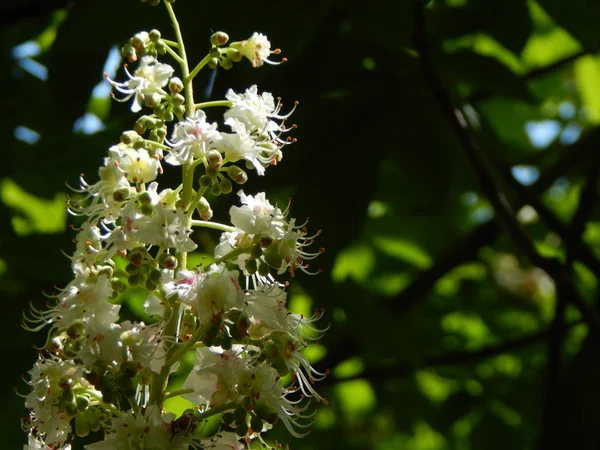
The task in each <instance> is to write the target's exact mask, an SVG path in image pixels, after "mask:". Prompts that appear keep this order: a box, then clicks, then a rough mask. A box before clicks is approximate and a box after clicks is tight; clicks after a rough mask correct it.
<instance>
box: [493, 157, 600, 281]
mask: <svg viewBox="0 0 600 450" xmlns="http://www.w3.org/2000/svg"><path fill="white" fill-rule="evenodd" d="M494 166H495V167H496V168H497V169H498V171H499V172H500V174H501V175H502V177H503V178H504V180H505V181H506V182H507V184H508V185H509V186H510V187H511V188H512V189H513V190H514V191H515V192H516V193H517V196H518V199H519V202H520V204H521V205H530V206H532V207H533V209H535V210H536V211H537V213H538V214H539V215H540V217H541V219H542V220H543V222H544V223H545V224H546V225H547V226H548V228H549V229H551V230H552V231H554V232H555V233H556V234H558V235H559V236H560V237H561V239H562V240H563V242H565V243H566V245H567V249H568V250H569V251H570V253H571V256H572V257H573V258H574V259H578V260H581V261H582V262H583V263H584V264H585V265H586V266H588V268H589V269H590V270H591V271H592V272H593V273H594V275H595V276H596V278H598V279H600V261H598V259H596V257H595V256H594V253H593V252H592V251H591V249H590V248H589V247H588V246H587V245H585V243H584V242H583V240H582V236H581V234H582V232H583V229H581V230H579V228H577V229H574V226H575V225H577V224H572V225H571V227H570V228H569V227H567V226H566V225H565V224H564V223H563V221H562V220H561V219H560V218H559V217H558V216H557V215H556V214H555V213H554V211H552V209H550V208H548V207H547V206H546V205H545V204H544V203H543V202H542V200H541V199H540V196H539V195H537V194H536V193H534V192H533V191H532V190H531V189H529V188H528V187H527V186H524V185H522V184H521V183H519V182H518V181H517V180H516V179H515V178H514V177H513V176H512V174H511V172H510V170H509V168H508V167H506V164H505V163H504V162H503V161H501V160H500V159H499V158H494ZM588 195H589V194H588ZM583 200H584V199H583V198H582V199H581V201H583ZM578 211H580V210H578ZM583 211H584V214H585V209H584V210H583ZM584 217H585V216H584ZM579 221H581V219H579ZM583 225H585V222H583Z"/></svg>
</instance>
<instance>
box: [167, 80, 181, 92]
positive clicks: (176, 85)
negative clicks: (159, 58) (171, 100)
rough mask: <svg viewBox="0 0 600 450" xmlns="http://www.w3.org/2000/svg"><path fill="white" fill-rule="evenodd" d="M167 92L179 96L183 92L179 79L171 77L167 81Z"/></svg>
mask: <svg viewBox="0 0 600 450" xmlns="http://www.w3.org/2000/svg"><path fill="white" fill-rule="evenodd" d="M169 91H171V94H179V93H180V92H181V91H183V81H181V79H180V78H179V77H171V79H170V80H169Z"/></svg>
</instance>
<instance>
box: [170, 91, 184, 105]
mask: <svg viewBox="0 0 600 450" xmlns="http://www.w3.org/2000/svg"><path fill="white" fill-rule="evenodd" d="M171 103H173V104H174V105H176V106H180V105H183V104H184V103H185V97H184V96H183V95H181V94H174V95H173V97H172V98H171Z"/></svg>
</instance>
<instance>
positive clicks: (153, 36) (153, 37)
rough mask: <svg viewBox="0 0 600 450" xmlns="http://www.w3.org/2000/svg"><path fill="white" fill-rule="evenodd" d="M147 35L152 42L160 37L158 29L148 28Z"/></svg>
mask: <svg viewBox="0 0 600 450" xmlns="http://www.w3.org/2000/svg"><path fill="white" fill-rule="evenodd" d="M148 37H149V38H150V40H151V41H152V42H158V40H159V39H160V31H158V30H156V29H155V30H150V31H149V32H148Z"/></svg>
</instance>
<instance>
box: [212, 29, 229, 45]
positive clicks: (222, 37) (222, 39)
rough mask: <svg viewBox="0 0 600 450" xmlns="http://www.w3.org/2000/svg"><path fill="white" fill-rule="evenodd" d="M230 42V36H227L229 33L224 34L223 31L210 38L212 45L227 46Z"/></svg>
mask: <svg viewBox="0 0 600 450" xmlns="http://www.w3.org/2000/svg"><path fill="white" fill-rule="evenodd" d="M228 41H229V36H228V35H227V33H223V32H222V31H217V32H216V33H213V35H212V36H211V37H210V43H211V44H212V45H216V46H219V45H225V44H227V42H228Z"/></svg>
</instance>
